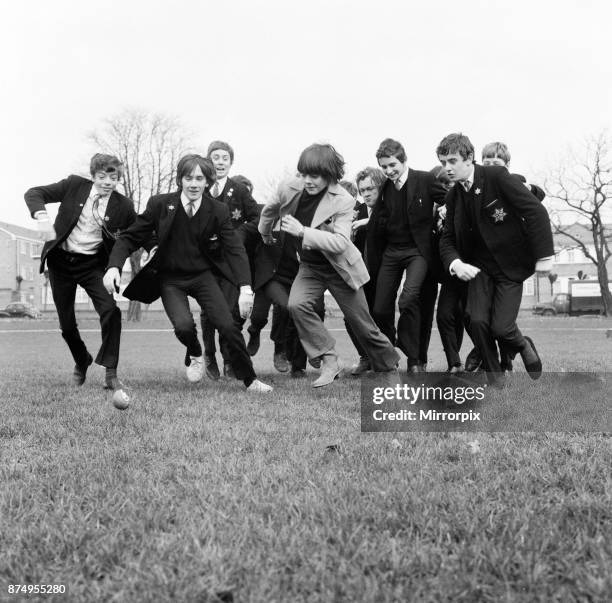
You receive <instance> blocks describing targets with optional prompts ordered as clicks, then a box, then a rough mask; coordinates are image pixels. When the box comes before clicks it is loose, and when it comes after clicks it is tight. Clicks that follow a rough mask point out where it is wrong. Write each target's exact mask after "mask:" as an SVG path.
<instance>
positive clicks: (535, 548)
mask: <svg viewBox="0 0 612 603" xmlns="http://www.w3.org/2000/svg"><path fill="white" fill-rule="evenodd" d="M330 324H331V326H333V327H334V328H337V329H340V328H341V326H342V325H341V322H340V321H339V320H338V319H336V318H332V319H331V320H330ZM521 324H522V325H523V326H524V327H525V329H524V330H525V332H529V333H530V334H532V336H534V339H535V341H536V343H537V344H538V349H539V350H540V353H541V354H542V356H543V357H544V361H545V369H546V370H548V371H560V370H563V371H576V370H577V371H600V372H605V371H608V372H612V339H606V337H605V330H606V328H612V321H609V320H607V321H606V320H601V319H535V318H534V319H531V318H527V319H525V320H523V321H522V323H521ZM84 326H95V323H94V322H88V321H85V322H84ZM54 328H55V324H54V323H53V322H44V321H36V322H34V321H32V322H19V323H17V322H10V323H0V330H2V331H3V332H2V333H0V338H1V339H0V341H1V342H2V343H1V344H0V367H1V368H0V374H1V377H2V411H3V412H2V420H1V422H0V480H1V483H2V487H1V489H0V551H1V552H2V554H1V555H0V577H1V580H0V583H1V588H2V590H1V592H0V600H7V601H17V600H22V598H23V597H18V596H16V595H9V594H8V590H7V589H8V585H9V584H53V583H55V584H64V585H65V586H66V588H67V590H68V594H67V595H64V596H63V597H61V596H56V598H55V599H54V598H53V597H46V598H45V600H70V601H219V600H225V601H229V600H232V599H233V600H234V601H266V602H268V601H281V602H285V601H495V602H497V601H606V600H610V598H611V596H612V573H611V572H610V567H612V542H611V538H610V534H611V525H612V523H611V522H612V505H611V502H612V500H611V499H612V496H611V493H612V480H611V470H610V468H611V467H612V446H611V440H610V438H609V436H608V435H605V434H599V433H590V434H589V433H584V434H580V433H552V432H551V433H533V432H532V433H511V434H500V433H495V434H486V433H476V434H475V433H450V434H449V433H378V434H362V433H360V413H359V385H358V381H356V380H354V379H350V378H344V379H342V380H340V381H339V382H336V383H335V384H334V385H333V386H330V387H328V388H323V390H313V389H311V388H310V381H311V380H312V378H313V377H314V375H315V373H314V372H311V371H310V370H309V375H308V379H306V380H297V381H296V380H291V379H289V378H288V377H285V376H282V375H280V374H278V373H274V371H273V369H272V367H271V358H270V356H271V347H270V345H269V343H268V342H264V345H262V350H261V351H260V354H259V356H258V357H257V358H256V368H257V370H258V371H259V373H260V374H261V377H262V379H263V380H266V381H274V385H275V391H274V394H273V395H272V396H267V397H264V396H259V397H254V396H247V395H246V394H245V392H244V389H243V388H242V386H241V384H239V383H238V382H229V381H226V380H222V381H221V382H219V383H217V384H211V383H210V382H206V381H205V382H203V383H201V384H198V385H195V386H194V385H190V384H188V383H187V382H186V380H185V377H184V372H183V368H182V364H181V363H182V350H181V347H180V346H179V344H178V343H177V342H176V341H175V339H174V336H173V335H172V333H171V332H168V331H163V330H161V331H156V332H127V330H126V332H125V335H124V338H123V349H122V360H121V369H122V376H123V377H124V379H125V381H126V382H127V383H128V384H129V386H130V390H131V394H132V397H133V403H132V405H131V408H130V409H129V410H128V411H125V412H120V411H117V410H115V409H114V408H113V407H112V405H111V403H110V401H109V395H108V394H107V393H106V392H104V391H103V390H102V388H101V384H102V371H101V369H99V368H97V369H93V370H92V371H91V374H90V376H89V378H88V381H87V383H86V384H85V385H84V386H83V387H82V388H80V389H75V388H73V387H71V386H70V385H69V377H70V372H71V362H70V359H69V356H68V352H67V350H66V349H65V346H64V343H63V341H62V340H61V337H60V335H59V334H58V333H54V332H24V329H28V330H33V329H49V330H53V329H54ZM130 328H132V326H131V325H130V326H126V329H130ZM136 328H138V329H147V328H158V329H165V328H167V322H165V319H163V318H162V319H156V320H152V319H151V318H148V319H147V321H146V322H144V323H141V324H139V325H136ZM11 329H14V330H15V331H14V332H7V331H10V330H11ZM335 335H336V336H337V339H338V341H339V350H340V351H341V355H342V358H343V360H344V361H345V362H346V363H347V364H349V363H350V362H351V361H353V360H354V357H353V356H354V354H353V352H352V350H351V348H350V344H349V343H348V340H347V338H346V335H345V334H344V333H341V332H339V331H338V332H335ZM85 337H86V339H87V341H88V342H91V347H92V349H95V347H96V343H97V341H98V336H97V335H96V334H95V333H86V334H85ZM264 339H266V337H264ZM517 364H519V365H520V360H519V362H518V363H517ZM430 365H431V367H432V368H434V369H435V368H437V369H438V370H442V369H443V368H444V362H443V356H442V354H441V350H440V345H439V342H438V338H437V333H434V335H433V340H432V357H431V360H430ZM518 368H519V370H520V367H518ZM608 382H609V381H608ZM503 395H504V396H505V398H506V399H507V398H508V397H510V398H511V397H512V395H513V390H512V385H511V384H510V389H509V390H505V391H504V392H503ZM580 402H581V401H580V400H577V401H576V404H580ZM534 403H537V400H534ZM217 595H219V596H217ZM28 600H36V598H35V597H32V596H30V597H29V598H28Z"/></svg>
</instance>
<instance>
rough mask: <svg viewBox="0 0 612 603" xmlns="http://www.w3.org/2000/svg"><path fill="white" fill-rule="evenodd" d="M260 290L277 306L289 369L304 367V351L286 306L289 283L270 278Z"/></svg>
mask: <svg viewBox="0 0 612 603" xmlns="http://www.w3.org/2000/svg"><path fill="white" fill-rule="evenodd" d="M260 291H262V293H264V295H265V296H266V297H267V298H268V299H269V300H270V302H271V303H272V304H274V307H275V308H278V313H279V322H280V323H281V324H282V325H283V349H284V351H285V355H286V356H287V360H289V362H291V370H300V369H306V352H305V351H304V348H303V346H302V344H301V342H300V337H299V335H298V332H297V329H296V327H295V323H294V322H293V320H292V318H291V315H290V314H289V310H288V308H287V306H288V304H289V292H290V291H291V285H290V284H289V283H281V282H279V281H275V280H271V281H268V282H267V283H266V284H265V285H264V286H263V287H262V288H261V289H260Z"/></svg>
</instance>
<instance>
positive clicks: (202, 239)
mask: <svg viewBox="0 0 612 603" xmlns="http://www.w3.org/2000/svg"><path fill="white" fill-rule="evenodd" d="M180 204H181V193H180V192H175V193H168V194H164V195H155V196H153V197H151V198H150V199H149V201H148V203H147V207H146V209H145V210H144V212H143V213H142V214H140V215H139V216H138V217H137V218H136V220H135V221H134V223H133V224H132V226H130V228H128V229H127V230H126V231H125V232H124V233H122V234H121V236H120V237H119V239H118V240H117V242H116V243H115V246H114V247H113V251H112V253H111V255H110V258H109V261H108V268H111V267H115V268H119V270H121V268H122V267H123V264H124V263H125V260H126V259H127V257H128V256H129V255H130V254H131V253H132V252H134V251H136V249H138V248H139V247H141V246H144V245H145V244H146V243H147V242H148V241H150V240H151V239H152V238H153V237H155V239H156V242H157V245H158V247H157V251H156V253H155V254H154V255H153V258H152V259H151V260H150V261H149V262H148V263H147V264H146V266H144V267H143V268H142V269H141V270H140V272H138V274H136V276H134V278H133V279H132V281H131V282H130V284H129V285H128V286H127V287H126V289H125V291H124V293H123V295H124V297H127V298H128V299H135V300H138V301H142V302H144V303H151V302H153V301H155V300H156V299H157V298H158V297H159V296H160V295H161V289H160V282H159V267H160V265H161V259H162V258H163V257H164V254H165V253H166V250H167V242H168V235H169V234H170V230H171V228H172V224H173V222H174V217H175V216H176V210H177V208H178V207H179V205H180ZM198 212H202V214H200V225H201V230H200V233H199V237H198V242H199V247H200V251H201V253H202V255H203V256H204V257H205V258H206V259H207V260H208V261H209V263H210V264H211V266H212V269H213V271H214V272H215V273H216V274H218V275H219V276H222V277H224V278H226V279H227V280H228V281H230V282H231V283H233V284H235V285H237V286H240V285H247V284H250V282H251V273H250V270H249V263H248V260H247V257H246V253H245V251H244V246H243V245H242V243H241V242H240V238H239V236H238V234H237V233H236V231H235V230H234V228H233V226H232V223H231V220H230V215H229V210H228V208H227V206H226V205H225V204H224V203H223V202H221V201H217V200H216V199H213V198H212V197H209V196H208V194H207V193H205V194H204V196H203V197H202V203H201V204H200V209H199V210H198Z"/></svg>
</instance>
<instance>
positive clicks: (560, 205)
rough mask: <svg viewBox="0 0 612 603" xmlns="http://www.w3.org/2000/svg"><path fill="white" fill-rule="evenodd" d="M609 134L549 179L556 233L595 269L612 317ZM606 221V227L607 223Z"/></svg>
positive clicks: (590, 142) (587, 146)
mask: <svg viewBox="0 0 612 603" xmlns="http://www.w3.org/2000/svg"><path fill="white" fill-rule="evenodd" d="M609 142H610V141H609V140H608V133H607V132H602V133H601V134H599V135H598V136H596V137H593V138H590V139H588V140H587V141H586V142H585V144H584V145H583V147H582V148H581V149H580V152H577V151H575V150H573V151H571V152H570V154H569V158H568V160H567V161H566V162H564V163H563V164H562V165H561V166H559V167H558V168H557V170H556V171H554V172H553V173H552V174H551V176H550V177H549V178H547V181H546V184H545V187H546V194H547V196H548V197H549V199H552V200H554V201H556V207H555V208H554V209H553V210H552V211H551V223H552V226H553V232H555V233H558V234H561V235H564V236H565V237H567V238H568V239H570V240H571V241H573V242H574V243H575V244H576V247H577V248H579V249H581V250H582V253H583V254H584V255H585V257H587V258H588V259H589V260H590V261H591V262H593V264H594V265H595V267H596V270H597V279H598V281H599V286H600V289H601V296H602V299H603V307H604V314H605V315H606V316H610V315H611V314H612V293H610V290H609V288H608V281H609V275H608V267H607V262H608V260H609V259H610V257H611V256H612V253H611V251H610V244H611V242H612V229H611V227H610V223H611V222H612V219H610V218H609V217H608V218H607V216H609V215H610V214H612V157H611V156H610V148H609ZM606 219H607V223H606Z"/></svg>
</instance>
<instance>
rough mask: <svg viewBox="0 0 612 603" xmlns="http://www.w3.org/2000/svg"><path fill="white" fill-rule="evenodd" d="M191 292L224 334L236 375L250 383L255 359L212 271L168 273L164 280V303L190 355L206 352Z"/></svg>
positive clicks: (176, 331)
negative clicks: (200, 337)
mask: <svg viewBox="0 0 612 603" xmlns="http://www.w3.org/2000/svg"><path fill="white" fill-rule="evenodd" d="M188 295H190V296H191V297H193V298H194V299H195V300H196V301H197V302H198V304H199V306H200V308H201V309H202V310H203V312H204V313H206V316H207V317H208V319H209V320H210V322H211V324H212V325H213V327H214V328H216V329H217V330H218V331H219V335H220V336H222V337H223V339H224V341H225V343H226V345H227V350H228V354H229V359H230V361H231V363H232V366H233V368H234V373H235V375H236V378H237V379H241V380H243V381H244V382H245V384H247V385H250V383H251V382H252V381H253V380H254V379H255V371H254V370H253V364H252V362H251V358H250V356H249V355H248V353H247V351H246V346H245V344H244V339H243V337H242V334H241V333H240V330H239V329H238V327H237V326H236V324H235V323H234V319H233V318H232V313H231V312H230V309H229V305H228V303H227V299H226V297H225V295H224V294H223V292H222V291H221V287H220V286H219V283H218V281H217V278H216V277H215V275H214V274H213V273H212V272H210V270H206V271H205V272H202V273H200V274H197V275H192V276H164V277H163V278H162V279H161V299H162V303H163V304H164V309H165V310H166V314H167V315H168V318H169V319H170V322H171V323H172V326H173V327H174V334H175V335H176V337H177V339H178V340H179V341H180V342H181V343H182V344H183V345H184V346H185V347H186V348H187V353H188V354H189V355H190V356H201V355H202V346H201V345H200V341H199V340H198V332H197V329H196V325H195V322H194V320H193V315H192V313H191V309H190V308H189V301H188V299H187V296H188Z"/></svg>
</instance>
